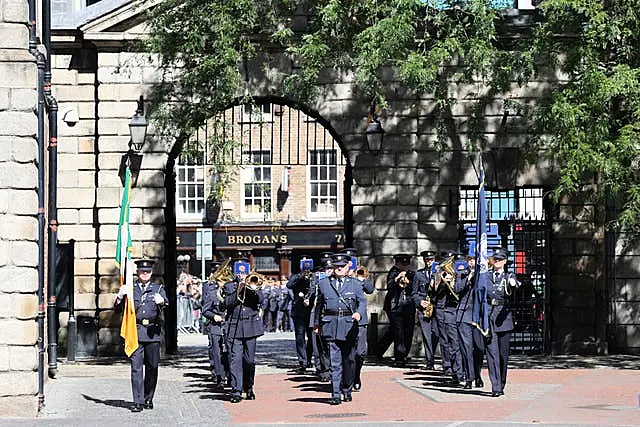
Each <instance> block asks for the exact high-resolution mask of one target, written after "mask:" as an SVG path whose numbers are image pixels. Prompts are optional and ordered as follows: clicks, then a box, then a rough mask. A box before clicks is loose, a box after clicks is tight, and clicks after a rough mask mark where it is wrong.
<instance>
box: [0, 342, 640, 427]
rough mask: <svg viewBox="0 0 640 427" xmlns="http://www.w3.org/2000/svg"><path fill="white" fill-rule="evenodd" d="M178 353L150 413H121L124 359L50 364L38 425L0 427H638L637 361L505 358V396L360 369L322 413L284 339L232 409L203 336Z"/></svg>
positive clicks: (317, 388) (434, 378)
mask: <svg viewBox="0 0 640 427" xmlns="http://www.w3.org/2000/svg"><path fill="white" fill-rule="evenodd" d="M179 344H180V351H179V354H178V355H176V356H170V357H167V358H165V359H164V360H163V361H162V362H161V368H160V379H159V381H158V389H157V393H156V397H155V399H154V403H155V409H153V410H145V411H143V412H142V413H140V414H133V413H131V412H130V411H129V409H128V408H129V406H130V404H131V389H130V383H129V365H128V362H127V360H126V359H125V358H117V359H101V360H93V361H85V362H80V363H76V364H73V365H71V364H69V365H68V364H64V363H62V362H61V363H60V364H59V367H60V369H59V375H58V378H57V379H55V380H49V381H48V382H47V384H46V387H45V402H46V407H45V409H44V410H43V412H42V414H41V416H40V417H39V418H37V419H6V418H5V419H0V426H5V425H11V426H14V425H15V426H27V425H38V426H101V427H102V426H105V427H106V426H123V425H144V426H155V425H157V426H166V425H186V424H189V425H200V424H205V423H206V424H213V425H229V424H245V425H265V426H266V425H273V424H283V423H285V424H287V425H305V426H309V425H318V426H319V425H326V424H327V423H329V424H337V423H340V425H344V426H352V425H353V426H355V425H366V426H377V425H385V426H390V425H401V426H424V425H432V426H464V427H471V426H478V427H479V426H483V427H484V426H523V425H532V426H533V425H540V424H544V425H552V426H561V425H562V426H574V425H575V426H578V425H579V426H590V425H594V426H595V425H611V426H626V425H629V426H631V425H640V407H639V405H640V402H639V399H640V357H637V356H609V357H604V358H583V357H577V356H573V357H571V356H565V357H524V356H516V357H513V363H512V369H511V370H510V371H509V381H508V384H507V389H506V395H505V396H504V397H501V398H491V397H489V394H490V387H489V384H488V376H487V374H486V371H485V372H484V375H483V376H484V378H485V383H486V384H487V385H486V386H485V388H484V389H473V390H462V389H461V388H453V387H450V386H448V385H447V384H446V383H445V379H444V378H443V377H442V376H441V375H440V373H439V372H436V371H425V370H422V369H421V368H420V367H419V366H418V364H417V363H416V364H414V365H410V366H409V367H408V368H405V369H400V368H396V367H393V366H390V365H388V364H374V363H373V362H372V363H369V364H368V365H366V366H365V372H364V377H363V383H364V386H363V390H362V391H360V392H358V393H354V401H353V402H351V403H343V404H342V405H339V406H330V405H328V403H327V400H328V398H329V386H328V385H327V384H323V383H319V382H317V381H316V380H315V378H314V377H313V376H311V375H296V374H294V373H293V372H292V371H291V370H290V369H291V368H292V367H294V366H296V364H297V363H296V360H295V355H294V351H293V347H294V344H293V336H292V334H290V333H285V334H282V333H276V334H267V335H266V336H264V337H263V338H261V339H260V340H259V344H258V357H257V359H258V364H259V365H258V368H257V382H256V394H257V395H258V399H257V400H256V401H252V402H250V401H243V402H241V403H240V404H236V405H234V404H231V403H229V402H228V401H227V399H228V397H227V396H226V394H224V393H220V392H218V391H217V390H215V389H214V388H213V387H212V385H211V382H210V378H209V375H208V370H207V365H208V362H207V358H206V347H205V345H206V337H204V336H202V335H196V334H193V335H180V342H179Z"/></svg>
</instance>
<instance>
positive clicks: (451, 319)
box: [445, 308, 467, 381]
mask: <svg viewBox="0 0 640 427" xmlns="http://www.w3.org/2000/svg"><path fill="white" fill-rule="evenodd" d="M445 310H452V309H451V308H445ZM445 319H446V320H445V328H446V334H445V339H446V340H447V347H448V350H449V363H450V364H451V375H452V376H453V377H454V378H457V379H458V380H460V381H463V380H466V379H467V377H466V376H465V374H464V370H463V368H462V355H461V354H460V341H459V339H458V326H457V325H456V314H455V308H454V309H453V311H449V312H446V313H445Z"/></svg>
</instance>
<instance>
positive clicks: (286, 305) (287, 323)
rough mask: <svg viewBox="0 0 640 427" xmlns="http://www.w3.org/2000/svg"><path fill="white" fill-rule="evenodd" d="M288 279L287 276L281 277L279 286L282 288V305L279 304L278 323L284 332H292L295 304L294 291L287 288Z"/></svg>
mask: <svg viewBox="0 0 640 427" xmlns="http://www.w3.org/2000/svg"><path fill="white" fill-rule="evenodd" d="M287 282H288V280H287V278H286V277H285V276H281V277H280V282H278V286H279V287H280V295H281V299H280V304H278V317H277V323H278V326H279V327H280V328H281V330H282V332H290V331H291V304H292V303H293V291H291V289H289V288H287Z"/></svg>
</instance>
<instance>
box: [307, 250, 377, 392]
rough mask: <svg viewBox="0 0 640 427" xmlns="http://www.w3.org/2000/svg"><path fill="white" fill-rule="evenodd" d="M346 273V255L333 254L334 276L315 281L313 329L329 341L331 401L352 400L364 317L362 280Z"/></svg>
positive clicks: (347, 259)
mask: <svg viewBox="0 0 640 427" xmlns="http://www.w3.org/2000/svg"><path fill="white" fill-rule="evenodd" d="M348 273H349V256H347V255H345V254H336V255H335V256H334V257H333V277H327V278H324V279H321V280H319V281H318V293H317V295H316V308H317V309H316V310H315V312H314V317H315V327H314V332H315V333H321V334H322V335H323V336H324V337H325V338H326V339H327V341H328V342H329V353H330V356H331V369H330V371H331V390H332V391H331V400H330V402H329V403H331V404H332V405H339V404H340V403H341V399H340V396H341V395H342V397H343V399H344V401H345V402H350V401H351V400H352V396H351V392H352V390H353V381H354V377H355V363H356V361H355V357H356V344H357V340H358V322H359V321H360V320H361V319H362V318H363V317H364V309H365V305H364V300H365V296H364V292H362V284H361V283H360V282H359V281H358V280H357V279H354V278H353V277H350V276H349V275H348Z"/></svg>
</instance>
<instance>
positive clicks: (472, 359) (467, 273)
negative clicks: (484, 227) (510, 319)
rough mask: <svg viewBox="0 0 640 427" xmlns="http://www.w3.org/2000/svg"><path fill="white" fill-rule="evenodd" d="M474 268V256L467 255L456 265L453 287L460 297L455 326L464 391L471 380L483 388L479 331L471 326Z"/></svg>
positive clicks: (468, 387) (471, 254)
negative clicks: (462, 261) (463, 375)
mask: <svg viewBox="0 0 640 427" xmlns="http://www.w3.org/2000/svg"><path fill="white" fill-rule="evenodd" d="M475 266H476V260H475V257H474V254H473V253H467V256H466V257H465V262H464V263H457V264H456V283H455V286H454V291H455V292H456V293H457V294H458V296H459V297H460V302H459V304H458V311H457V312H456V324H457V326H458V342H459V345H460V354H461V356H462V370H463V371H464V374H465V378H466V382H465V384H464V388H465V389H471V387H472V380H474V379H475V382H476V387H483V386H484V383H483V381H482V378H481V377H480V369H481V367H482V358H483V354H482V352H481V351H479V349H478V346H477V344H476V340H477V338H474V335H478V336H479V332H480V331H478V329H477V328H476V327H474V326H473V301H474V292H473V291H474V289H475V288H474V286H473V281H474V277H475Z"/></svg>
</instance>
